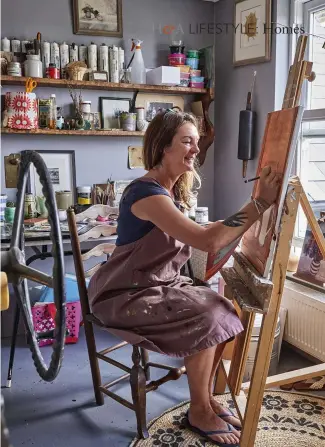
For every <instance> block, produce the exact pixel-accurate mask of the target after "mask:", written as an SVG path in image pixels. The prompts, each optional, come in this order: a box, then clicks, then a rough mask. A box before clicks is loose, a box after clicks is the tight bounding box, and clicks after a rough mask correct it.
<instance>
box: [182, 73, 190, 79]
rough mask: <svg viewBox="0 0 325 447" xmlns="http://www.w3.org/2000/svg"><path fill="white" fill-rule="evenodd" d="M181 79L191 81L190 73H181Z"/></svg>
mask: <svg viewBox="0 0 325 447" xmlns="http://www.w3.org/2000/svg"><path fill="white" fill-rule="evenodd" d="M181 79H188V80H189V79H190V74H189V73H181Z"/></svg>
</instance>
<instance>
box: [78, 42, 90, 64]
mask: <svg viewBox="0 0 325 447" xmlns="http://www.w3.org/2000/svg"><path fill="white" fill-rule="evenodd" d="M87 53H88V48H87V47H86V45H80V46H79V61H80V62H85V63H86V64H87V65H88V63H87V60H88V58H87Z"/></svg>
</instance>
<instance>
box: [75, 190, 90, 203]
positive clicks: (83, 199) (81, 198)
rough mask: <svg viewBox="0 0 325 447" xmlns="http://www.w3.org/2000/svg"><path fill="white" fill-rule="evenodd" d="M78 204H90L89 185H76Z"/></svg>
mask: <svg viewBox="0 0 325 447" xmlns="http://www.w3.org/2000/svg"><path fill="white" fill-rule="evenodd" d="M77 195H78V198H77V202H78V205H91V186H78V188H77Z"/></svg>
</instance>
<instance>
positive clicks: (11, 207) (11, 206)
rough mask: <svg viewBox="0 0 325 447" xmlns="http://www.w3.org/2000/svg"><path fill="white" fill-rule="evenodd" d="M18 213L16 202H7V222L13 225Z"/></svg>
mask: <svg viewBox="0 0 325 447" xmlns="http://www.w3.org/2000/svg"><path fill="white" fill-rule="evenodd" d="M15 212H16V204H15V203H14V202H7V203H6V208H5V221H6V223H9V224H12V223H13V222H14V218H15Z"/></svg>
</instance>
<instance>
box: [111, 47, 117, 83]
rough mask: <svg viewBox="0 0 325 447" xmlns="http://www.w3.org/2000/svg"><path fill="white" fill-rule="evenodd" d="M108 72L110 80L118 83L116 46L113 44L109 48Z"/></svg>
mask: <svg viewBox="0 0 325 447" xmlns="http://www.w3.org/2000/svg"><path fill="white" fill-rule="evenodd" d="M109 72H110V81H111V82H116V83H118V82H119V70H118V48H117V47H116V46H115V45H113V47H112V48H110V49H109Z"/></svg>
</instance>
